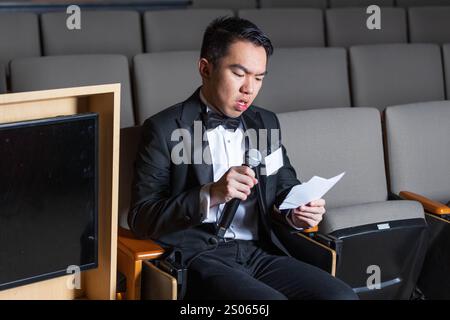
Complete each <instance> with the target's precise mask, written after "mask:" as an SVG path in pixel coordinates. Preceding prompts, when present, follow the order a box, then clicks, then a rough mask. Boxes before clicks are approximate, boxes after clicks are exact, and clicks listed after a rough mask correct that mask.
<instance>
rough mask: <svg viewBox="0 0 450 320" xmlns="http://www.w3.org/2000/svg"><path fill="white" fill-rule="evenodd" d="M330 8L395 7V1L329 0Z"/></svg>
mask: <svg viewBox="0 0 450 320" xmlns="http://www.w3.org/2000/svg"><path fill="white" fill-rule="evenodd" d="M329 3H330V8H338V7H368V6H370V5H373V4H374V5H377V6H380V7H389V6H393V5H394V0H329Z"/></svg>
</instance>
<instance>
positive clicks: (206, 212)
mask: <svg viewBox="0 0 450 320" xmlns="http://www.w3.org/2000/svg"><path fill="white" fill-rule="evenodd" d="M211 185H212V182H211V183H208V184H205V185H204V186H203V187H201V188H200V214H201V222H202V223H212V222H216V215H215V214H214V212H215V211H216V210H217V207H216V208H213V209H210V208H209V207H210V205H211V196H210V194H209V192H210V189H211Z"/></svg>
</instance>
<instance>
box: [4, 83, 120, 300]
mask: <svg viewBox="0 0 450 320" xmlns="http://www.w3.org/2000/svg"><path fill="white" fill-rule="evenodd" d="M84 112H98V114H99V144H100V148H99V247H98V249H99V250H98V257H99V267H98V268H97V269H93V270H89V271H84V272H82V280H81V288H82V289H81V290H73V289H69V288H68V286H67V281H70V279H72V278H73V275H68V276H63V277H59V278H55V279H50V280H46V281H41V282H38V283H33V284H30V285H26V286H21V287H17V288H13V289H9V290H4V291H1V292H0V299H75V298H89V299H115V291H116V268H117V262H116V261H117V255H116V253H117V211H118V170H119V139H120V131H119V130H120V84H110V85H99V86H87V87H77V88H66V89H56V90H42V91H33V92H21V93H11V94H3V95H0V123H5V122H14V121H23V120H32V119H41V118H47V117H54V116H60V115H71V114H77V113H84Z"/></svg>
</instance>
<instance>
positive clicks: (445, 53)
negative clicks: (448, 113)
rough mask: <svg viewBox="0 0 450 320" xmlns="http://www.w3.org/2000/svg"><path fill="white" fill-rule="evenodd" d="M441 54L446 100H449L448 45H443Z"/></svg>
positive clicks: (449, 57)
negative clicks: (442, 57)
mask: <svg viewBox="0 0 450 320" xmlns="http://www.w3.org/2000/svg"><path fill="white" fill-rule="evenodd" d="M442 52H443V55H444V73H445V83H446V91H447V100H450V44H445V45H443V46H442Z"/></svg>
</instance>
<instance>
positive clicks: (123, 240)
mask: <svg viewBox="0 0 450 320" xmlns="http://www.w3.org/2000/svg"><path fill="white" fill-rule="evenodd" d="M117 246H118V249H119V250H121V251H122V252H123V253H124V254H126V255H127V256H129V257H130V258H131V259H133V260H134V261H141V260H152V259H157V258H159V257H161V256H162V255H163V254H164V249H163V248H162V247H161V246H160V245H158V244H157V243H155V242H154V241H152V240H141V239H137V238H136V237H135V236H134V235H133V233H132V232H131V231H130V230H127V229H124V228H121V227H119V236H118V243H117Z"/></svg>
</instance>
